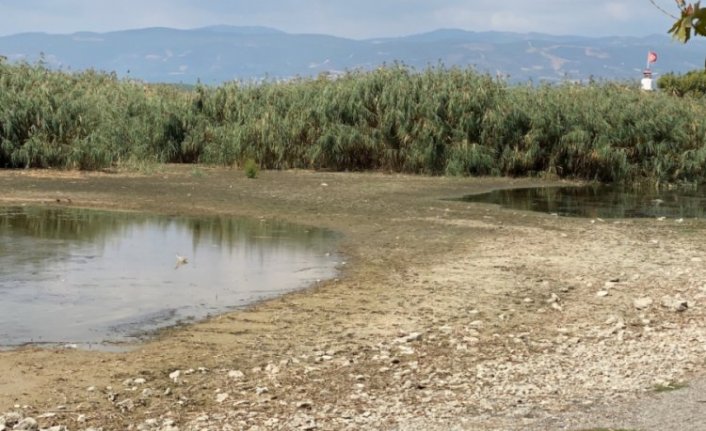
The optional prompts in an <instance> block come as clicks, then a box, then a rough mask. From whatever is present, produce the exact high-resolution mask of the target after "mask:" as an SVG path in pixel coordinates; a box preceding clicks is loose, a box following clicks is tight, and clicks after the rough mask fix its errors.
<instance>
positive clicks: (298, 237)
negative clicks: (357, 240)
mask: <svg viewBox="0 0 706 431" xmlns="http://www.w3.org/2000/svg"><path fill="white" fill-rule="evenodd" d="M335 247H336V236H335V235H334V234H333V233H331V232H329V231H325V230H320V229H309V228H305V227H300V226H293V225H287V224H278V223H273V222H269V221H259V220H249V219H248V220H244V219H233V218H225V217H223V218H204V219H192V218H169V217H158V216H150V215H140V214H131V213H111V212H101V211H93V210H78V209H55V208H45V207H10V208H2V207H0V297H1V298H2V301H0V346H5V347H7V346H16V345H22V344H26V343H49V344H55V343H58V344H77V345H82V346H91V347H98V348H101V346H102V347H103V348H110V346H111V345H112V343H121V342H130V341H135V340H136V337H137V338H139V337H141V336H144V334H146V333H147V332H149V331H153V330H155V329H158V328H161V327H165V326H169V325H173V324H175V323H178V322H183V321H190V320H194V319H200V318H204V317H206V316H208V315H211V314H215V313H221V312H224V311H227V310H229V309H232V308H235V307H242V306H244V305H247V304H252V303H253V302H255V301H258V300H261V299H265V298H270V297H273V296H276V295H278V294H281V293H284V292H288V291H292V290H295V289H300V288H303V287H306V286H308V285H310V284H312V283H313V282H315V281H316V280H320V279H326V278H331V277H333V276H334V275H335V273H336V267H337V265H338V262H337V261H338V256H337V255H336V253H335ZM177 255H179V256H183V257H185V258H186V260H187V261H186V263H183V262H180V261H179V259H178V258H177ZM94 344H98V346H93V345H94Z"/></svg>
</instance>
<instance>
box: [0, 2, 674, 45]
mask: <svg viewBox="0 0 706 431" xmlns="http://www.w3.org/2000/svg"><path fill="white" fill-rule="evenodd" d="M654 1H655V2H656V3H657V4H659V5H660V6H662V7H663V8H664V9H666V10H668V11H670V12H676V11H677V10H676V6H675V2H674V0H654ZM672 21H673V20H672V19H671V18H670V17H668V16H666V15H664V14H663V13H662V12H660V11H659V10H657V9H656V8H655V7H654V6H653V5H652V4H650V1H649V0H622V1H603V0H0V35H9V34H15V33H22V32H30V31H40V32H47V33H73V32H76V31H94V32H107V31H115V30H125V29H132V28H143V27H172V28H181V29H189V28H196V27H203V26H208V25H218V24H226V25H239V26H240V25H248V26H256V25H257V26H267V27H274V28H277V29H280V30H283V31H286V32H290V33H323V34H331V35H335V36H341V37H347V38H353V39H366V38H375V37H390V36H404V35H409V34H415V33H422V32H426V31H430V30H435V29H439V28H459V29H464V30H471V31H488V30H496V31H513V32H522V33H524V32H541V33H549V34H562V35H564V34H572V35H583V36H596V37H600V36H646V35H649V34H655V33H664V34H666V31H667V29H668V28H669V27H670V26H671V23H672Z"/></svg>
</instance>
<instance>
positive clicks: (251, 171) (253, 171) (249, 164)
mask: <svg viewBox="0 0 706 431" xmlns="http://www.w3.org/2000/svg"><path fill="white" fill-rule="evenodd" d="M243 170H244V171H245V176H246V177H248V178H250V179H255V178H257V174H259V173H260V167H259V166H258V165H257V163H255V161H254V160H252V159H248V160H246V161H245V164H243Z"/></svg>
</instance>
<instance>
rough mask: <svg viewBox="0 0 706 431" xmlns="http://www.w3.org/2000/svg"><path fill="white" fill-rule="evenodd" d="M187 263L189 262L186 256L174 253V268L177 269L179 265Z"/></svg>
mask: <svg viewBox="0 0 706 431" xmlns="http://www.w3.org/2000/svg"><path fill="white" fill-rule="evenodd" d="M187 263H189V260H188V259H187V258H186V256H180V255H178V254H177V255H176V266H175V267H174V269H179V267H180V266H182V265H186V264H187Z"/></svg>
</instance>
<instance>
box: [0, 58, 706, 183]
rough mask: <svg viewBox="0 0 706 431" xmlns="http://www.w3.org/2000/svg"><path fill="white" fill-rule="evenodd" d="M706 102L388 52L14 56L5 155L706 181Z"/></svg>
mask: <svg viewBox="0 0 706 431" xmlns="http://www.w3.org/2000/svg"><path fill="white" fill-rule="evenodd" d="M705 108H706V104H705V103H704V102H702V101H701V100H699V99H693V98H692V99H680V98H674V97H671V96H670V95H668V94H648V93H643V92H640V91H639V90H638V89H637V87H636V86H635V88H632V87H630V86H626V85H623V84H618V83H599V84H592V85H588V86H578V85H571V84H566V85H561V86H538V87H528V86H510V85H508V84H506V83H504V82H501V81H498V80H496V79H494V78H492V77H490V76H487V75H483V74H479V73H477V72H474V71H472V70H465V69H464V70H461V69H444V68H441V67H438V68H429V69H427V70H425V71H421V72H417V71H413V70H410V69H408V68H406V67H403V66H396V65H395V66H390V67H386V68H381V69H378V70H375V71H373V72H367V73H364V72H351V73H348V74H346V75H344V76H341V77H338V78H337V79H328V78H326V77H321V78H318V79H299V80H295V81H289V82H285V83H274V82H272V83H263V84H257V85H244V84H239V83H227V84H223V85H221V86H219V87H204V86H197V87H196V88H195V89H194V90H184V89H179V88H176V87H171V86H159V85H146V84H143V83H136V82H129V81H121V80H119V79H117V78H116V77H115V76H114V75H109V74H104V73H97V72H92V71H89V72H83V73H73V74H67V73H61V72H55V71H49V70H47V69H45V68H44V67H42V66H41V65H26V64H24V65H9V64H7V63H0V167H6V168H19V167H61V168H70V169H101V168H106V167H110V166H115V165H120V164H124V163H129V162H130V161H144V160H148V161H154V162H158V163H208V164H220V165H233V164H241V163H243V162H244V161H245V160H248V159H252V160H255V161H256V162H257V163H258V164H260V166H262V167H263V168H268V169H287V168H314V169H334V170H370V169H372V170H386V171H395V172H409V173H423V174H433V175H437V174H448V175H513V176H520V175H537V174H542V173H550V174H555V175H558V176H560V177H572V178H582V179H588V180H594V179H595V180H600V181H605V182H613V181H633V180H644V179H648V180H654V181H660V182H675V181H701V180H703V179H704V176H705V169H704V167H705V165H706V115H704V114H705V113H706V110H705Z"/></svg>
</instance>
